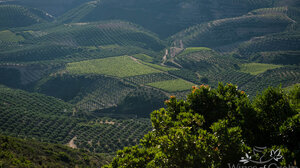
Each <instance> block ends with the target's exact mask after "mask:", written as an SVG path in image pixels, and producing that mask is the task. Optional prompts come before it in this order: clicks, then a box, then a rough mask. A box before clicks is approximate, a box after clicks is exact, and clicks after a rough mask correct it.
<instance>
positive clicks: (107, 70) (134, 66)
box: [67, 56, 159, 77]
mask: <svg viewBox="0 0 300 168" xmlns="http://www.w3.org/2000/svg"><path fill="white" fill-rule="evenodd" d="M67 71H68V72H69V73H71V74H103V75H110V76H116V77H128V76H135V75H143V74H150V73H157V72H159V71H158V70H156V69H153V68H150V67H148V66H146V65H143V64H141V63H140V62H138V61H136V60H134V59H132V58H131V57H129V56H120V57H111V58H104V59H97V60H89V61H82V62H75V63H69V64H68V65H67Z"/></svg>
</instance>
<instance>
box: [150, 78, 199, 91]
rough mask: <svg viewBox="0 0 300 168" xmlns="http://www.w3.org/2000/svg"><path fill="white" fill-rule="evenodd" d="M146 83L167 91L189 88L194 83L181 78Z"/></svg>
mask: <svg viewBox="0 0 300 168" xmlns="http://www.w3.org/2000/svg"><path fill="white" fill-rule="evenodd" d="M147 85H149V86H153V87H156V88H159V89H162V90H165V91H168V92H176V91H184V90H189V88H191V86H193V85H195V84H193V83H191V82H188V81H185V80H183V79H175V80H166V81H161V82H154V83H148V84H147Z"/></svg>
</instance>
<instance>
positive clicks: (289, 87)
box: [284, 83, 300, 91]
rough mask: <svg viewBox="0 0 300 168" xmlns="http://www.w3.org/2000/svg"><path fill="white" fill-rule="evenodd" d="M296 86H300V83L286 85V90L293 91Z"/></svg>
mask: <svg viewBox="0 0 300 168" xmlns="http://www.w3.org/2000/svg"><path fill="white" fill-rule="evenodd" d="M295 87H300V83H296V84H294V85H291V86H288V87H285V88H284V90H286V91H291V90H292V89H294V88H295Z"/></svg>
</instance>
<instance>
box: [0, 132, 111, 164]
mask: <svg viewBox="0 0 300 168" xmlns="http://www.w3.org/2000/svg"><path fill="white" fill-rule="evenodd" d="M0 144H1V145H0V156H1V157H0V167H7V168H13V167H57V168H65V167H70V168H71V167H100V166H103V165H104V164H107V162H108V161H110V160H111V156H109V155H104V154H94V153H90V152H87V151H84V150H75V149H71V148H69V147H65V146H62V145H54V144H49V143H41V142H38V141H35V140H31V139H28V140H21V139H17V138H12V137H7V136H3V135H0Z"/></svg>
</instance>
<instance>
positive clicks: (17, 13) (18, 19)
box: [0, 5, 53, 29]
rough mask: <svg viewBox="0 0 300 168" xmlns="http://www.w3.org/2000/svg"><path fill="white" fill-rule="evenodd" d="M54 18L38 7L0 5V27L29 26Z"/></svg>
mask: <svg viewBox="0 0 300 168" xmlns="http://www.w3.org/2000/svg"><path fill="white" fill-rule="evenodd" d="M52 19H53V18H51V17H49V16H48V15H46V13H45V12H43V11H41V10H38V9H29V8H26V7H23V6H18V5H0V20H1V22H0V29H3V28H15V27H23V26H29V25H33V24H36V23H43V22H48V21H51V20H52Z"/></svg>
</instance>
